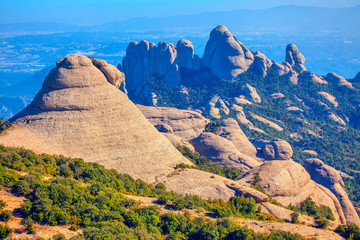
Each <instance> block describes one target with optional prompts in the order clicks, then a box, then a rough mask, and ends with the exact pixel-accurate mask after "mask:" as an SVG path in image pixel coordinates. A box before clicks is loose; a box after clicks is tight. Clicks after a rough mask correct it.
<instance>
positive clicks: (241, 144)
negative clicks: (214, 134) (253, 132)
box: [220, 118, 257, 158]
mask: <svg viewBox="0 0 360 240" xmlns="http://www.w3.org/2000/svg"><path fill="white" fill-rule="evenodd" d="M220 136H222V137H223V138H226V139H228V140H230V141H231V142H232V143H233V144H234V146H235V147H236V149H237V150H238V151H239V152H241V153H243V154H245V155H247V156H249V157H252V158H256V153H257V150H256V148H255V147H254V145H253V144H252V143H251V142H250V141H249V140H248V138H247V137H246V135H245V134H244V132H243V131H242V130H241V128H240V126H239V124H238V123H237V122H236V120H235V119H233V118H227V119H224V120H222V121H221V129H220Z"/></svg>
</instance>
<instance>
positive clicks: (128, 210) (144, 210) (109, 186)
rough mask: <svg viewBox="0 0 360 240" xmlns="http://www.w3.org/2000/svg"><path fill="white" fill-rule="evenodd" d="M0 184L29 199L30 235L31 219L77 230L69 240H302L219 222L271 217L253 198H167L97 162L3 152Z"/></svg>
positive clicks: (24, 207)
mask: <svg viewBox="0 0 360 240" xmlns="http://www.w3.org/2000/svg"><path fill="white" fill-rule="evenodd" d="M20 172H21V174H19V173H20ZM44 176H47V177H46V178H44ZM0 186H2V187H3V188H5V189H10V190H11V191H12V192H13V193H14V194H17V195H21V196H25V197H26V198H27V199H28V200H27V201H25V202H24V204H23V205H22V207H21V209H19V212H20V213H21V214H23V215H24V217H25V218H26V219H25V221H24V222H25V225H26V227H27V229H28V231H29V232H32V233H33V232H34V221H36V222H40V223H43V224H49V225H71V229H73V230H76V229H79V228H82V229H83V231H84V234H83V236H80V237H76V238H74V239H84V238H85V239H165V238H167V239H239V238H240V239H241V237H242V238H243V239H274V240H277V239H279V240H285V239H294V240H295V239H296V240H300V239H303V238H302V237H301V236H299V235H297V234H295V235H294V234H289V233H286V232H280V231H274V232H272V233H271V234H255V233H253V232H252V231H250V230H248V229H247V228H244V227H239V226H237V225H236V224H235V223H233V222H232V221H230V220H229V219H227V218H224V217H225V216H237V217H247V218H256V219H269V218H268V216H267V215H263V214H260V213H258V212H257V209H256V204H255V201H254V199H252V198H245V197H234V198H232V199H231V200H230V201H229V202H228V203H225V202H224V201H222V200H213V201H205V200H203V199H201V198H199V197H196V196H181V195H179V194H175V193H173V192H167V191H166V190H165V186H164V185H163V184H159V185H157V186H156V187H153V186H151V185H148V184H146V183H145V182H143V181H141V180H134V179H132V178H131V177H130V176H129V175H126V174H119V173H117V172H116V171H114V170H107V169H105V168H104V167H102V166H101V165H99V164H96V163H85V162H84V161H83V160H81V159H69V158H65V157H62V156H50V155H45V154H42V155H37V154H34V153H33V152H31V151H28V150H24V149H18V148H6V147H2V146H0ZM123 193H126V194H133V195H138V196H148V197H157V198H159V199H163V200H164V199H165V201H166V202H167V203H169V206H170V207H172V208H175V209H183V208H189V209H199V210H201V209H203V210H207V211H210V212H212V213H214V214H215V215H216V216H218V217H219V218H218V219H217V220H216V221H213V220H211V219H209V218H205V217H193V216H191V214H189V213H187V212H186V211H185V213H184V214H180V215H175V214H173V213H168V214H160V211H159V208H158V207H156V206H151V207H139V206H138V203H137V202H136V201H134V200H130V199H128V198H126V197H125V196H124V195H123ZM3 233H4V234H9V231H8V229H3V227H1V228H0V234H3ZM1 236H5V235H1ZM59 237H61V236H59Z"/></svg>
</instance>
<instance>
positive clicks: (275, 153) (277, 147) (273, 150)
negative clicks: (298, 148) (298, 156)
mask: <svg viewBox="0 0 360 240" xmlns="http://www.w3.org/2000/svg"><path fill="white" fill-rule="evenodd" d="M262 151H263V154H264V156H265V159H267V160H287V159H290V158H291V157H292V155H293V150H292V148H291V145H290V144H289V143H288V142H286V141H284V140H281V139H278V140H275V141H272V142H271V143H270V144H266V145H265V146H264V147H263V148H262Z"/></svg>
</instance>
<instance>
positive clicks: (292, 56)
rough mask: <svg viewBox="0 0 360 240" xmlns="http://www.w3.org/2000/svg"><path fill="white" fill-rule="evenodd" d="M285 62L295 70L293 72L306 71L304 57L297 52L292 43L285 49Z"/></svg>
mask: <svg viewBox="0 0 360 240" xmlns="http://www.w3.org/2000/svg"><path fill="white" fill-rule="evenodd" d="M285 61H286V62H287V63H289V64H290V65H291V66H292V67H293V68H295V69H294V70H298V72H303V71H306V68H305V66H304V63H305V57H304V56H303V55H302V54H301V53H300V52H299V50H298V48H297V47H296V45H295V44H293V43H290V44H289V45H287V47H286V57H285Z"/></svg>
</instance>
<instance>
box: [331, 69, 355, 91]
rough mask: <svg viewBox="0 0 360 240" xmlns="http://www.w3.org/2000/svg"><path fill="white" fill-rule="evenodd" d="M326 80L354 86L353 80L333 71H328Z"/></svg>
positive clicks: (350, 86)
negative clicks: (348, 79)
mask: <svg viewBox="0 0 360 240" xmlns="http://www.w3.org/2000/svg"><path fill="white" fill-rule="evenodd" d="M325 80H326V81H328V82H329V83H332V84H334V85H337V86H345V87H348V88H353V86H352V84H351V82H349V81H347V80H345V78H343V77H341V76H339V75H337V74H335V73H333V72H330V73H328V74H327V75H326V77H325Z"/></svg>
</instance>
